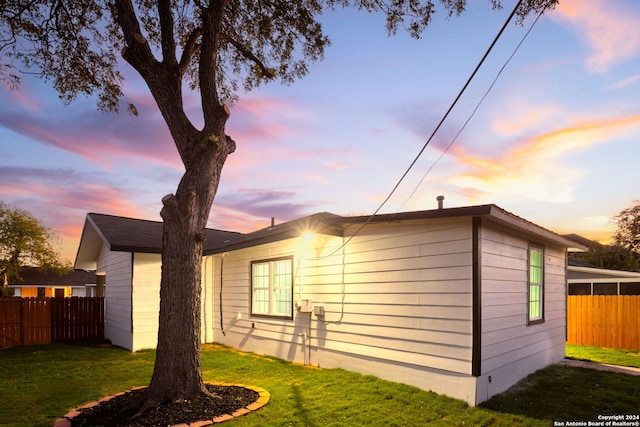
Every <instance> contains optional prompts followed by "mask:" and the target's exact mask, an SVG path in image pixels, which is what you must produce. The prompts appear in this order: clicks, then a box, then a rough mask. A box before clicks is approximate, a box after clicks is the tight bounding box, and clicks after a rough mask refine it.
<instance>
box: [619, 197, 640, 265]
mask: <svg viewBox="0 0 640 427" xmlns="http://www.w3.org/2000/svg"><path fill="white" fill-rule="evenodd" d="M613 221H614V223H615V224H616V230H615V233H614V235H613V240H614V242H615V243H616V245H618V246H620V247H622V248H624V249H626V250H627V251H630V252H635V253H636V254H640V200H636V201H635V202H634V203H633V204H632V205H631V207H629V208H627V209H623V210H622V211H621V212H620V213H619V214H618V215H616V216H615V217H613Z"/></svg>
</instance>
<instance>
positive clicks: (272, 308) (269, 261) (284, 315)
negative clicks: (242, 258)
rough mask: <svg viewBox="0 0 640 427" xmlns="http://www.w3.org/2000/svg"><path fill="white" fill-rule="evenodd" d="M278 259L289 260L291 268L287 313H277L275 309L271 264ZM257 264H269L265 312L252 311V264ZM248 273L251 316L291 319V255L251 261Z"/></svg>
mask: <svg viewBox="0 0 640 427" xmlns="http://www.w3.org/2000/svg"><path fill="white" fill-rule="evenodd" d="M280 261H289V267H290V269H291V272H290V277H291V284H290V288H291V289H290V296H289V304H290V306H289V313H278V312H277V311H276V305H277V301H276V300H275V288H274V280H273V265H274V263H276V262H280ZM259 264H268V265H269V290H268V295H269V310H268V312H266V313H263V312H260V313H257V312H255V311H254V273H253V272H254V266H255V265H259ZM250 269H251V270H250V275H251V293H250V296H249V297H250V298H251V308H250V310H251V316H254V317H270V318H278V319H293V256H284V257H278V258H270V259H264V260H257V261H251V266H250Z"/></svg>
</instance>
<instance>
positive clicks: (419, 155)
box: [316, 0, 522, 259]
mask: <svg viewBox="0 0 640 427" xmlns="http://www.w3.org/2000/svg"><path fill="white" fill-rule="evenodd" d="M521 3H522V0H519V1H518V3H517V4H516V6H515V7H514V8H513V11H512V12H511V14H510V15H509V17H508V18H507V20H506V21H505V23H504V24H503V25H502V28H500V31H499V32H498V34H497V35H496V37H495V38H494V39H493V42H491V45H490V46H489V48H488V49H487V51H486V52H485V53H484V55H483V56H482V59H481V60H480V62H479V63H478V65H476V68H475V69H474V70H473V73H471V75H470V76H469V78H468V79H467V82H466V83H465V84H464V86H463V87H462V89H461V90H460V92H459V93H458V96H456V98H455V99H454V100H453V102H452V103H451V106H450V107H449V109H448V110H447V112H446V113H445V114H444V116H442V119H441V120H440V122H439V123H438V125H437V126H436V127H435V129H434V130H433V132H431V135H430V136H429V139H427V141H426V142H425V143H424V145H423V146H422V149H420V151H419V152H418V154H417V155H416V156H415V158H414V159H413V161H412V162H411V164H410V165H409V167H408V168H407V169H406V170H405V171H404V173H403V174H402V176H401V177H400V179H399V180H398V182H396V184H395V186H394V187H393V189H392V190H391V191H390V192H389V195H388V196H387V197H386V198H385V199H384V200H383V201H382V203H380V205H379V206H378V208H377V209H376V210H375V211H374V212H373V213H372V214H371V215H370V216H369V217H368V218H367V220H366V221H365V222H364V223H362V225H361V226H360V227H359V228H358V229H357V230H356V231H355V232H354V233H353V234H352V235H351V236H349V238H348V239H347V240H345V241H344V242H343V243H342V245H340V246H339V247H338V248H336V249H335V250H334V251H333V252H331V253H330V254H328V255H325V256H324V257H321V258H316V259H324V258H328V257H330V256H332V255H333V254H335V253H336V252H338V251H339V250H341V249H342V248H343V247H345V246H346V245H347V244H348V243H349V242H350V241H351V240H352V239H353V238H354V237H355V236H357V235H358V234H359V233H360V232H361V231H362V230H363V229H364V228H365V227H366V226H367V225H368V224H369V223H370V222H371V221H372V220H373V218H375V216H376V215H377V214H378V212H380V210H381V209H382V208H383V207H384V205H386V204H387V202H388V201H389V199H391V196H393V194H394V193H395V192H396V190H397V189H398V187H400V184H402V182H403V181H404V179H405V178H406V177H407V175H408V174H409V172H410V171H411V169H412V168H413V167H414V166H415V164H416V163H417V162H418V159H420V157H421V156H422V153H424V150H426V149H427V146H428V145H429V144H430V143H431V140H432V139H433V137H434V136H435V134H436V133H437V132H438V130H440V127H442V124H443V123H444V121H445V120H446V119H447V117H449V114H450V113H451V110H453V107H454V106H455V105H456V104H457V103H458V100H459V99H460V97H462V94H463V93H464V92H465V90H466V89H467V87H468V86H469V84H470V83H471V81H472V80H473V78H474V77H475V75H476V74H477V73H478V70H479V69H480V67H481V66H482V64H483V63H484V61H485V59H487V57H488V56H489V53H490V52H491V50H493V47H494V46H495V45H496V43H497V42H498V39H500V37H501V36H502V33H504V30H505V29H506V28H507V25H509V22H511V19H512V18H513V16H514V15H515V14H516V11H517V10H518V8H519V7H520V4H521Z"/></svg>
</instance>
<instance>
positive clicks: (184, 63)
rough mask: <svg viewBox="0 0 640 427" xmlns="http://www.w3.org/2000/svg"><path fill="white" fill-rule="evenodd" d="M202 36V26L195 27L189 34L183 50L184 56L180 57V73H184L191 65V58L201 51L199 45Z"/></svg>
mask: <svg viewBox="0 0 640 427" xmlns="http://www.w3.org/2000/svg"><path fill="white" fill-rule="evenodd" d="M201 36H202V28H194V30H193V31H191V34H189V37H188V38H187V42H186V43H185V45H184V49H183V51H182V56H181V57H180V63H179V64H178V69H179V70H180V75H183V74H184V73H185V72H186V71H187V68H188V67H189V63H190V62H191V58H193V55H195V54H197V53H198V52H199V51H200V47H199V46H198V44H197V43H198V38H200V37H201Z"/></svg>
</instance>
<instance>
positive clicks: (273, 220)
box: [271, 217, 276, 228]
mask: <svg viewBox="0 0 640 427" xmlns="http://www.w3.org/2000/svg"><path fill="white" fill-rule="evenodd" d="M275 225H276V219H275V217H271V228H273V227H275Z"/></svg>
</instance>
